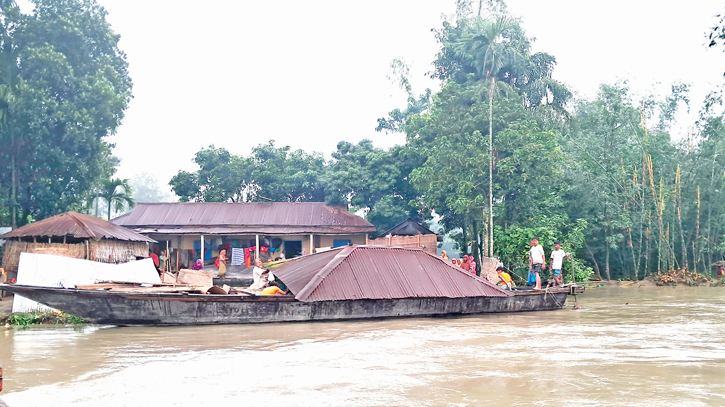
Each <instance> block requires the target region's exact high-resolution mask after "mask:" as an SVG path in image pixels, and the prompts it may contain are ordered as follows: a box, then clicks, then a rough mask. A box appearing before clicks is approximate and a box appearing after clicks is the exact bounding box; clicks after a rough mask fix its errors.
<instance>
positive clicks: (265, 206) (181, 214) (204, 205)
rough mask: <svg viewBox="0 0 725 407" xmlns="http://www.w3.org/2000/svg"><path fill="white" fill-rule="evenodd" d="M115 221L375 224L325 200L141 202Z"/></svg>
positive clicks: (212, 225)
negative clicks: (326, 203)
mask: <svg viewBox="0 0 725 407" xmlns="http://www.w3.org/2000/svg"><path fill="white" fill-rule="evenodd" d="M113 223H115V224H117V225H120V226H124V227H127V228H132V229H134V230H137V231H142V232H143V233H171V234H173V233H189V234H191V233H206V234H225V233H226V234H229V233H267V234H297V233H320V234H324V233H331V234H340V233H361V232H374V231H375V226H373V225H372V224H371V223H369V222H367V221H365V219H363V218H361V217H359V216H356V215H355V214H354V213H351V212H350V211H348V210H347V209H345V208H341V207H335V206H328V205H325V204H324V203H323V202H252V203H248V202H245V203H227V202H175V203H139V204H137V205H136V207H135V208H134V209H133V210H132V211H131V212H129V213H127V214H125V215H123V216H120V217H118V218H115V219H113Z"/></svg>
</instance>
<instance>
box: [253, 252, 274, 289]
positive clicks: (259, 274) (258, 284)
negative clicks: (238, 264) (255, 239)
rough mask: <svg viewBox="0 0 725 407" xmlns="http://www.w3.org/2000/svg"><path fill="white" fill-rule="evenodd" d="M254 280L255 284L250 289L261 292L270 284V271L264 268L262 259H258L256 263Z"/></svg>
mask: <svg viewBox="0 0 725 407" xmlns="http://www.w3.org/2000/svg"><path fill="white" fill-rule="evenodd" d="M252 278H253V279H254V282H253V283H252V285H250V286H249V289H251V290H261V289H263V288H264V287H266V286H267V283H268V282H269V270H268V269H265V268H263V265H262V259H257V261H255V262H254V268H253V269H252Z"/></svg>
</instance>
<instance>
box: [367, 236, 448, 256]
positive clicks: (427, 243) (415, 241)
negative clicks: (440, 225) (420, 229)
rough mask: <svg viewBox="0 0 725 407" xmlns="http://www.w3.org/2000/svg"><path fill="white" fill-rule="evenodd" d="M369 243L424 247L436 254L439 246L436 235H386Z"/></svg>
mask: <svg viewBox="0 0 725 407" xmlns="http://www.w3.org/2000/svg"><path fill="white" fill-rule="evenodd" d="M368 244H371V245H381V246H400V247H409V248H414V249H423V251H425V252H428V253H430V254H436V249H437V248H438V240H437V236H436V235H417V236H384V237H379V238H377V239H375V240H370V241H369V242H368Z"/></svg>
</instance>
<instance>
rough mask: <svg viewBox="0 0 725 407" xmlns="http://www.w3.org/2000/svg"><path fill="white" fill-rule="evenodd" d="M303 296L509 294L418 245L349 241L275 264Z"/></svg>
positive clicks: (307, 298) (305, 298)
mask: <svg viewBox="0 0 725 407" xmlns="http://www.w3.org/2000/svg"><path fill="white" fill-rule="evenodd" d="M274 275H275V276H277V277H279V279H280V280H282V281H283V282H284V283H285V284H286V285H287V287H288V288H289V289H290V291H292V293H294V294H295V297H296V298H297V299H298V300H300V301H306V302H308V301H335V300H359V299H400V298H435V297H445V298H460V297H507V296H510V295H512V294H511V293H509V292H508V291H504V290H502V289H500V288H498V287H496V286H495V285H494V284H492V283H490V282H488V281H486V280H483V279H481V278H479V277H476V276H475V275H473V274H470V273H467V272H466V271H464V270H463V269H461V268H458V267H455V266H452V265H450V264H448V263H447V262H445V261H444V260H442V259H441V258H439V257H437V256H434V255H432V254H429V253H426V252H424V251H422V250H420V249H409V248H403V247H389V246H345V247H341V248H338V249H333V250H329V251H326V252H322V253H316V254H312V255H308V256H303V257H300V258H297V259H293V260H290V261H288V262H287V263H286V264H284V265H282V266H280V267H279V268H277V269H275V270H274Z"/></svg>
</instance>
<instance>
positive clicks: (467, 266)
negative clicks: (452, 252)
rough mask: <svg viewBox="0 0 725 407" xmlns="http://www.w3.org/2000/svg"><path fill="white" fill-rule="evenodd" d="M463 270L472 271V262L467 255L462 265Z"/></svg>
mask: <svg viewBox="0 0 725 407" xmlns="http://www.w3.org/2000/svg"><path fill="white" fill-rule="evenodd" d="M461 268H462V269H464V270H466V271H471V260H470V259H469V258H468V255H467V254H466V255H465V256H463V262H462V263H461Z"/></svg>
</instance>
